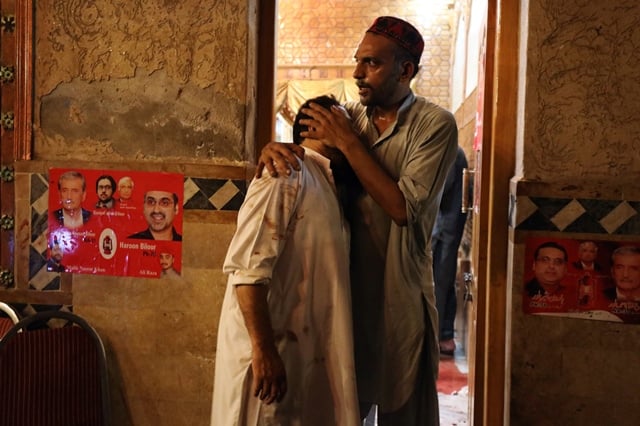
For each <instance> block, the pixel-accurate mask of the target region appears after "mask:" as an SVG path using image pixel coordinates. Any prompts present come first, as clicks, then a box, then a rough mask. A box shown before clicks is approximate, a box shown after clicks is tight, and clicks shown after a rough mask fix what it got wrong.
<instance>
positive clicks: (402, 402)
mask: <svg viewBox="0 0 640 426" xmlns="http://www.w3.org/2000/svg"><path fill="white" fill-rule="evenodd" d="M423 48H424V41H423V38H422V36H421V35H420V33H419V32H418V30H417V29H416V28H415V27H414V26H413V25H411V24H410V23H408V22H406V21H404V20H402V19H399V18H396V17H392V16H381V17H379V18H377V19H376V20H375V21H374V22H373V24H372V25H371V26H370V27H369V29H367V30H366V32H365V34H364V37H363V38H362V40H361V41H360V44H359V46H358V48H357V50H356V53H355V69H354V71H353V77H354V78H355V80H356V85H357V86H358V88H359V91H358V94H359V97H360V102H349V103H347V104H346V105H345V108H346V110H347V112H348V115H349V116H350V117H352V119H353V122H352V121H351V120H349V119H348V118H347V117H346V116H345V114H344V110H343V109H342V108H339V107H332V108H331V110H326V109H324V108H321V107H320V106H318V105H314V104H313V103H310V105H309V108H305V109H303V112H304V113H305V114H308V115H310V117H311V118H310V119H307V120H303V121H301V122H302V124H304V125H306V126H308V130H307V131H306V132H303V133H302V135H303V136H304V137H310V138H314V139H319V140H322V141H323V142H326V143H328V144H332V145H335V146H336V147H337V148H338V149H339V150H340V151H341V152H342V153H343V154H344V155H345V157H346V158H347V161H348V162H349V164H350V165H351V167H352V168H353V170H354V172H355V174H356V175H357V177H358V180H359V182H360V184H361V186H362V189H363V190H362V191H360V192H357V193H354V194H352V196H350V197H349V199H350V200H352V202H351V203H350V205H349V206H348V212H347V214H348V218H349V221H350V224H351V230H352V237H351V257H350V259H351V286H352V294H353V319H354V342H355V356H356V371H357V378H358V394H359V399H360V410H361V411H360V415H361V417H362V418H364V417H366V416H367V414H368V413H369V412H370V410H371V409H372V408H373V406H376V408H377V416H378V424H379V425H382V426H384V425H403V426H411V425H416V426H418V425H419V426H428V425H437V424H439V410H438V393H437V389H436V378H437V374H438V364H439V348H438V333H437V323H438V319H437V311H436V307H435V292H434V284H433V271H432V264H433V262H432V257H431V232H432V230H433V224H434V221H435V218H436V215H437V212H438V204H439V202H440V194H441V191H442V188H443V186H444V183H445V180H446V177H447V174H448V172H449V169H450V168H451V165H452V164H453V162H454V160H455V156H456V149H457V146H458V129H457V125H456V122H455V119H454V117H453V115H452V114H451V113H450V112H449V111H446V110H444V109H443V108H441V107H439V106H437V105H435V104H433V103H431V102H429V101H428V100H427V99H425V98H423V97H420V96H416V95H415V94H414V93H413V91H412V90H411V87H410V83H411V80H412V79H413V78H414V77H415V76H416V74H417V72H418V70H419V63H420V57H421V56H422V51H423ZM296 155H302V153H300V152H299V150H297V149H295V148H293V147H292V146H291V144H278V143H276V142H271V143H269V144H267V145H266V146H265V147H264V148H263V150H262V153H261V155H260V158H259V162H258V167H257V170H256V172H257V175H259V174H260V173H261V172H262V170H263V168H266V169H267V170H268V171H269V173H270V174H271V175H272V176H273V175H278V174H286V173H291V172H292V171H291V169H292V168H293V169H294V170H295V169H297V168H298V167H299V166H298V161H297V159H296Z"/></svg>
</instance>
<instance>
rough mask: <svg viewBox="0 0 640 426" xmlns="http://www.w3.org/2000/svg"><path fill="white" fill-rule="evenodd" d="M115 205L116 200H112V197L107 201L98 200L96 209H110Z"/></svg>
mask: <svg viewBox="0 0 640 426" xmlns="http://www.w3.org/2000/svg"><path fill="white" fill-rule="evenodd" d="M115 205H116V200H114V199H113V198H112V199H110V200H107V201H102V200H99V201H98V202H97V203H96V209H112V208H114V207H115Z"/></svg>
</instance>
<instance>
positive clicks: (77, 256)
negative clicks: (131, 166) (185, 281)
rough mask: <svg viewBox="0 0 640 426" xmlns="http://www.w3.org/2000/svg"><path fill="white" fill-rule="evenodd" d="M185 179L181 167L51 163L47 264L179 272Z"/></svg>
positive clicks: (130, 272) (138, 273)
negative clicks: (151, 169)
mask: <svg viewBox="0 0 640 426" xmlns="http://www.w3.org/2000/svg"><path fill="white" fill-rule="evenodd" d="M183 182H184V178H183V176H182V175H180V174H176V173H155V172H139V171H128V170H127V171H125V170H89V169H64V168H51V169H49V200H48V207H49V213H48V231H49V232H48V236H47V239H48V241H47V242H48V257H47V259H48V261H47V270H48V271H52V272H72V273H77V274H98V275H117V276H129V277H144V278H162V277H175V276H180V273H181V269H182V208H181V207H182V201H183V192H184V190H183V188H184V183H183Z"/></svg>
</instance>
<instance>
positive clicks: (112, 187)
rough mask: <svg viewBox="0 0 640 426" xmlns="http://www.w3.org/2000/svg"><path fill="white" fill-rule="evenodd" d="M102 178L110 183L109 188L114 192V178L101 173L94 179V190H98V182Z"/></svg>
mask: <svg viewBox="0 0 640 426" xmlns="http://www.w3.org/2000/svg"><path fill="white" fill-rule="evenodd" d="M103 179H106V180H108V181H109V182H110V183H111V190H112V191H113V192H116V180H115V179H114V178H113V177H111V176H109V175H102V176H100V177H99V178H98V179H96V192H98V182H100V181H101V180H103Z"/></svg>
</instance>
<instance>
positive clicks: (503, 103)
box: [467, 0, 519, 425]
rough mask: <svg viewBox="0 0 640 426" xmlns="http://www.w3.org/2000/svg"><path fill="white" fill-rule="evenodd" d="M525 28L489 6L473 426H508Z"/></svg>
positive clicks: (501, 5)
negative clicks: (511, 251) (512, 234)
mask: <svg viewBox="0 0 640 426" xmlns="http://www.w3.org/2000/svg"><path fill="white" fill-rule="evenodd" d="M518 22H519V6H518V4H517V2H509V1H507V0H489V2H488V11H487V31H486V43H485V61H484V65H485V66H484V79H483V80H484V81H483V82H481V83H480V84H479V88H482V92H483V96H479V107H478V109H479V111H480V112H481V114H480V117H479V120H478V127H479V135H478V137H477V141H476V146H475V147H474V152H475V176H474V182H475V185H474V202H473V209H472V213H471V214H472V220H473V232H472V249H471V251H472V259H471V265H470V268H469V269H470V271H469V275H468V276H467V280H468V282H469V287H470V294H471V301H470V302H469V303H468V306H467V309H469V314H468V317H469V321H470V324H469V330H470V336H469V352H468V362H469V395H470V398H469V417H470V424H471V425H503V424H508V420H507V418H506V417H507V413H508V409H507V403H508V393H507V392H508V372H507V371H506V365H507V362H506V361H507V354H508V348H507V337H506V336H507V335H506V330H507V324H506V318H507V315H506V314H507V309H508V305H507V290H508V288H507V266H508V265H507V259H508V241H509V233H508V231H509V228H508V225H509V223H508V215H509V182H510V180H511V178H512V177H513V176H514V172H515V141H516V100H517V93H518V90H517V89H518V81H517V71H518V53H517V52H518V33H519V31H518Z"/></svg>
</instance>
